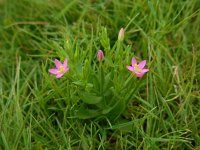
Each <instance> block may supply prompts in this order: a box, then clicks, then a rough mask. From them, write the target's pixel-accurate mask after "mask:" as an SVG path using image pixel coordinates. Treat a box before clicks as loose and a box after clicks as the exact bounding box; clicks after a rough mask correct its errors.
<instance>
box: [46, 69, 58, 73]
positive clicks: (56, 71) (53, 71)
mask: <svg viewBox="0 0 200 150" xmlns="http://www.w3.org/2000/svg"><path fill="white" fill-rule="evenodd" d="M48 71H49V72H50V73H52V74H58V73H59V70H58V69H56V68H53V69H49V70H48Z"/></svg>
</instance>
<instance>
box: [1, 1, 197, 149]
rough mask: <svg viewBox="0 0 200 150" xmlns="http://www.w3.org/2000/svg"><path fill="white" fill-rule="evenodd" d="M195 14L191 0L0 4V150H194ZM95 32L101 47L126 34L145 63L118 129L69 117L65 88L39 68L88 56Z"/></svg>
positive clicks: (94, 46)
mask: <svg viewBox="0 0 200 150" xmlns="http://www.w3.org/2000/svg"><path fill="white" fill-rule="evenodd" d="M199 10H200V1H199V0H179V1H178V0H177V1H175V0H169V1H159V0H142V1H141V0H106V1H103V0H99V1H97V0H0V70H1V71H0V149H2V150H15V149H40V150H42V149H84V150H88V149H91V150H92V149H106V150H107V149H138V150H139V149H145V150H148V149H149V150H157V149H163V150H164V149H166V150H168V149H177V150H178V149H188V150H198V149H200V109H199V108H200V59H198V58H199V57H200V36H199V35H200V12H199ZM103 27H104V29H106V30H107V34H108V37H109V41H110V45H111V47H112V46H113V45H114V43H115V42H116V40H117V37H118V32H119V29H120V28H121V27H126V33H125V40H124V44H125V45H129V47H130V54H135V55H136V56H137V57H138V58H140V59H146V60H147V61H148V63H149V65H148V66H149V68H150V72H149V73H148V74H147V75H145V76H144V78H143V79H142V80H143V82H145V83H146V84H145V86H144V87H143V88H141V89H140V90H139V91H138V92H137V93H135V95H134V97H133V100H132V102H131V103H129V104H127V105H128V109H127V111H126V112H125V113H124V114H123V116H122V117H123V118H124V119H125V120H126V122H109V120H107V121H104V122H102V121H96V120H94V119H88V120H82V119H77V118H75V117H74V108H76V107H77V106H78V105H79V103H78V101H79V99H80V98H79V97H78V96H76V95H73V92H74V90H75V89H73V88H71V87H70V84H69V82H68V80H62V79H61V80H60V79H59V80H57V79H55V78H53V77H52V76H50V74H49V73H48V71H47V70H48V69H49V68H50V67H52V66H53V64H52V60H53V59H54V58H61V59H63V57H64V56H65V54H69V53H71V54H72V53H73V52H75V50H76V51H77V52H79V53H80V54H83V56H84V57H80V58H82V60H83V59H85V58H87V57H89V56H90V57H93V58H94V59H95V58H96V52H97V50H98V49H100V48H104V47H103V46H102V44H101V43H100V40H101V34H100V33H102V28H103ZM131 57H132V55H129V56H127V60H125V62H123V64H126V63H127V62H129V61H130V60H131ZM66 79H67V77H66ZM63 81H64V82H63ZM71 99H73V101H70V100H71Z"/></svg>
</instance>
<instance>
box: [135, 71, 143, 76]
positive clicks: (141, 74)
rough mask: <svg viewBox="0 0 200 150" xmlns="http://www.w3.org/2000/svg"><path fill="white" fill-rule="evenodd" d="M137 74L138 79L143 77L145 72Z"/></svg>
mask: <svg viewBox="0 0 200 150" xmlns="http://www.w3.org/2000/svg"><path fill="white" fill-rule="evenodd" d="M135 74H136V76H137V77H142V76H143V75H144V74H145V72H140V73H138V72H137V73H135Z"/></svg>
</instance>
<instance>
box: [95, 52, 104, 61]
mask: <svg viewBox="0 0 200 150" xmlns="http://www.w3.org/2000/svg"><path fill="white" fill-rule="evenodd" d="M97 59H98V61H102V60H103V59H104V54H103V51H102V50H99V51H98V52H97Z"/></svg>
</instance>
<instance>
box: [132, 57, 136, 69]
mask: <svg viewBox="0 0 200 150" xmlns="http://www.w3.org/2000/svg"><path fill="white" fill-rule="evenodd" d="M135 64H137V61H136V59H135V57H133V58H132V66H133V67H134V66H135Z"/></svg>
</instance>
